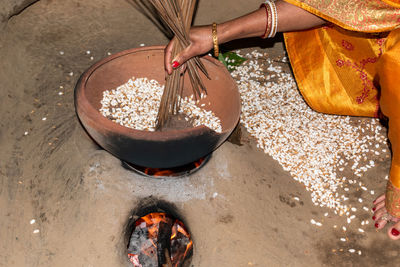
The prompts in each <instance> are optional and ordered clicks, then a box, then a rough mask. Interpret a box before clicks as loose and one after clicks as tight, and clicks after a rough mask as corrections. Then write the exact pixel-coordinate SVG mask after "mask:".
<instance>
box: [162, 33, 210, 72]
mask: <svg viewBox="0 0 400 267" xmlns="http://www.w3.org/2000/svg"><path fill="white" fill-rule="evenodd" d="M189 40H190V45H189V46H188V47H186V48H185V49H184V50H183V51H182V52H181V53H179V54H178V55H177V56H176V57H175V58H173V59H172V50H173V47H174V45H175V43H176V42H177V41H178V40H177V39H176V38H174V39H172V40H171V42H170V43H169V44H168V46H167V47H166V48H165V55H164V66H165V70H166V71H167V72H168V74H171V73H172V69H173V68H177V67H179V66H181V65H182V64H183V63H185V62H186V61H188V60H189V59H190V58H192V57H195V56H199V55H202V54H205V53H207V52H208V51H210V50H211V48H212V47H213V41H212V29H211V25H210V26H200V27H193V28H191V29H190V32H189Z"/></svg>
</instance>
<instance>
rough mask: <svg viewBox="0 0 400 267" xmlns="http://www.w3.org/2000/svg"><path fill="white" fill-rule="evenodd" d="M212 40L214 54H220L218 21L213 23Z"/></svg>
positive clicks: (216, 55)
mask: <svg viewBox="0 0 400 267" xmlns="http://www.w3.org/2000/svg"><path fill="white" fill-rule="evenodd" d="M212 40H213V44H214V56H215V57H218V56H219V47H218V34H217V23H215V22H214V23H213V24H212Z"/></svg>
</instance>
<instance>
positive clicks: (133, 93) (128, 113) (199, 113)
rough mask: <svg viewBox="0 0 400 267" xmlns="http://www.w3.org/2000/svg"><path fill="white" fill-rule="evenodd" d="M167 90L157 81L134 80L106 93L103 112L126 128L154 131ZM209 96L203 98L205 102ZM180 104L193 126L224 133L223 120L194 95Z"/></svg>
mask: <svg viewBox="0 0 400 267" xmlns="http://www.w3.org/2000/svg"><path fill="white" fill-rule="evenodd" d="M163 91H164V86H163V85H160V84H159V83H158V82H157V81H156V80H149V79H147V78H135V77H132V78H131V79H130V80H129V81H128V82H126V83H125V84H123V85H121V86H119V87H117V88H116V89H112V90H106V91H104V92H103V99H102V100H101V108H100V113H101V114H102V115H103V116H105V117H107V118H108V119H110V120H112V121H113V122H116V123H119V124H120V125H122V126H125V127H128V128H132V129H136V130H145V131H154V130H155V127H156V119H157V113H158V107H159V106H160V101H161V97H162V93H163ZM206 97H207V96H206V95H204V94H202V95H201V99H204V98H206ZM180 101H181V106H180V110H179V112H180V113H181V114H184V115H185V120H186V121H190V122H192V124H193V127H196V126H200V125H204V126H206V127H208V128H210V129H212V130H214V131H215V132H218V133H221V131H222V126H221V121H220V119H219V118H218V117H217V116H216V115H215V114H214V113H213V112H212V111H211V110H208V111H207V110H205V109H203V108H201V107H199V106H198V105H197V104H199V100H197V101H195V100H194V97H193V95H192V96H190V97H185V98H182V99H180ZM203 105H204V104H203Z"/></svg>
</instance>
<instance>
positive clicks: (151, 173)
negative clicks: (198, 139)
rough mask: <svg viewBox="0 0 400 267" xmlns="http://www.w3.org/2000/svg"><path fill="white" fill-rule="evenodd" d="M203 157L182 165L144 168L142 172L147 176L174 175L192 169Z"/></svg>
mask: <svg viewBox="0 0 400 267" xmlns="http://www.w3.org/2000/svg"><path fill="white" fill-rule="evenodd" d="M204 160H205V158H201V159H199V160H197V161H195V162H192V163H189V164H187V165H185V166H182V167H176V168H170V169H162V168H144V170H143V172H144V173H145V174H147V175H149V176H154V177H166V176H176V174H178V175H179V174H180V173H182V172H183V171H184V170H192V169H196V168H198V167H200V166H201V164H202V163H203V162H204Z"/></svg>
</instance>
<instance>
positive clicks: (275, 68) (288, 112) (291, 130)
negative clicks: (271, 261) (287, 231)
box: [232, 51, 387, 232]
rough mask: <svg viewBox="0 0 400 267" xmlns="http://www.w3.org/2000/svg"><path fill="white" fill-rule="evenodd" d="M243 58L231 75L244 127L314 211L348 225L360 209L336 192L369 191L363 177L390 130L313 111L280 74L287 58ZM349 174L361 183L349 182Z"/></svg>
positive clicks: (288, 76)
mask: <svg viewBox="0 0 400 267" xmlns="http://www.w3.org/2000/svg"><path fill="white" fill-rule="evenodd" d="M245 57H247V58H248V59H249V60H248V61H247V62H246V63H245V64H244V65H242V66H239V67H237V68H236V69H235V70H234V71H233V72H232V76H233V77H234V79H236V81H237V83H238V87H239V91H240V95H241V99H242V114H241V123H242V124H243V125H244V126H245V128H246V129H247V131H248V132H249V133H250V134H251V135H252V136H253V137H254V138H256V139H257V146H258V147H259V148H261V149H263V150H264V152H265V153H267V154H269V155H271V156H272V157H273V158H274V159H275V160H277V161H278V162H279V163H280V164H281V165H282V167H283V169H284V170H286V171H288V172H289V173H290V174H291V176H292V177H293V179H295V180H296V181H299V182H300V183H302V184H303V185H304V186H305V188H306V190H307V191H309V192H310V194H311V198H312V201H313V203H314V204H315V205H319V206H321V207H329V208H332V209H334V213H336V214H339V215H346V216H347V221H348V223H350V222H351V220H352V219H354V217H355V216H354V215H351V212H352V211H355V210H356V209H355V208H352V207H351V206H350V205H348V204H346V201H347V200H348V197H346V195H345V194H340V193H339V192H338V189H339V188H344V191H348V188H347V186H348V185H349V184H352V185H358V186H359V187H360V190H368V189H367V188H366V187H365V185H364V184H363V182H362V177H363V174H364V173H365V172H367V171H368V170H369V169H371V168H373V167H374V166H375V161H377V160H380V161H382V157H383V156H384V155H385V154H387V137H386V129H384V128H383V127H382V126H381V125H380V124H379V121H378V120H377V119H369V120H368V121H363V122H362V123H361V120H359V121H358V123H354V119H353V118H350V117H348V116H335V115H326V114H322V113H318V112H315V111H313V110H312V109H311V108H310V107H309V106H308V105H307V104H306V102H305V101H304V99H303V98H302V96H301V94H300V92H299V91H298V89H297V86H296V83H295V80H294V79H293V77H292V75H291V74H290V73H289V72H284V71H283V70H282V67H281V65H282V64H281V63H282V62H284V63H286V62H288V61H287V58H286V57H284V58H283V59H281V61H280V62H277V61H273V60H272V59H269V58H268V55H267V54H261V53H259V52H257V51H253V52H252V53H249V54H247V55H246V56H245ZM386 157H387V155H386ZM350 168H351V170H350ZM345 170H350V172H352V173H353V175H351V176H353V177H354V176H355V177H358V179H357V180H352V179H348V178H346V177H345V176H344V175H343V173H344V171H345ZM371 194H374V192H373V190H371ZM359 202H360V203H362V199H359ZM363 208H364V209H366V207H363ZM313 224H316V225H317V226H321V225H322V224H321V223H319V222H315V221H314V223H313ZM361 231H362V229H361V230H360V232H361Z"/></svg>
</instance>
